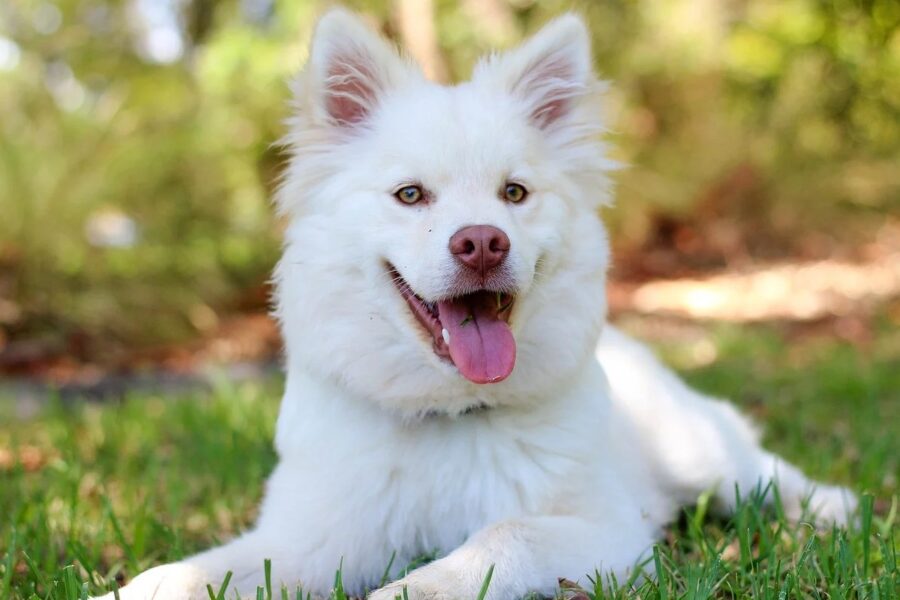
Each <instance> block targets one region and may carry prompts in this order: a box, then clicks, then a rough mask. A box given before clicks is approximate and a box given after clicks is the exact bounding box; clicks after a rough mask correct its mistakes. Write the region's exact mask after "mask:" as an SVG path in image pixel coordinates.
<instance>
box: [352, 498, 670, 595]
mask: <svg viewBox="0 0 900 600" xmlns="http://www.w3.org/2000/svg"><path fill="white" fill-rule="evenodd" d="M633 509H634V507H633V506H632V507H623V510H622V513H621V514H611V515H605V517H604V518H603V519H602V523H601V522H600V521H601V519H596V520H590V521H589V520H587V519H582V518H578V517H568V516H567V517H561V516H543V517H527V518H521V519H514V520H509V521H504V522H501V523H498V524H496V525H492V526H489V527H487V528H485V529H483V530H481V531H480V532H478V533H476V534H475V535H473V536H472V537H471V538H469V540H468V541H467V542H466V543H465V544H463V545H462V546H460V547H459V548H457V549H456V550H454V551H453V552H451V553H450V554H448V555H447V556H445V557H443V558H441V559H438V560H436V561H434V562H432V563H429V564H427V565H425V566H424V567H420V568H419V569H416V570H415V571H413V572H412V573H410V574H409V575H407V576H406V577H404V578H402V579H400V580H398V581H395V582H393V583H391V584H389V585H387V586H385V587H383V588H381V589H379V590H376V591H374V592H372V593H371V594H370V595H369V597H368V599H369V600H393V599H394V598H395V597H397V596H399V597H401V598H403V597H404V594H403V589H404V588H406V596H407V597H408V598H409V599H410V600H425V599H428V600H451V599H460V600H462V599H465V600H471V599H472V598H477V597H478V593H479V590H480V589H481V586H482V584H483V582H484V580H485V576H486V575H487V573H488V570H489V569H490V568H491V565H493V566H494V568H493V573H492V576H491V580H490V584H489V587H488V594H487V598H521V597H523V596H525V595H526V594H527V593H529V592H537V593H539V594H542V595H544V596H547V597H552V596H553V595H554V594H555V592H556V587H557V581H558V578H566V579H569V580H572V581H576V582H580V583H581V584H583V585H585V586H588V587H590V583H589V582H588V581H587V576H593V574H594V573H595V569H597V570H599V571H600V573H601V574H608V573H614V574H615V575H616V576H617V577H618V578H619V581H620V582H621V581H624V580H625V578H626V577H627V576H628V572H629V571H630V570H631V569H633V568H635V567H636V566H637V565H638V564H639V561H640V560H641V558H642V555H643V554H644V553H645V552H647V551H648V549H649V548H650V547H651V545H652V543H653V539H654V535H655V533H656V532H655V531H654V529H653V528H652V527H651V526H650V524H649V523H647V522H646V521H643V520H642V519H641V517H640V515H639V514H626V511H632V510H633Z"/></svg>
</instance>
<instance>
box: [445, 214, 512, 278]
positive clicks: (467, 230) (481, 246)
mask: <svg viewBox="0 0 900 600" xmlns="http://www.w3.org/2000/svg"><path fill="white" fill-rule="evenodd" d="M509 245H510V244H509V237H508V236H507V235H506V234H505V233H504V232H503V230H502V229H497V228H496V227H493V226H492V225H469V226H468V227H463V228H462V229H460V230H459V231H457V232H456V233H454V234H453V235H452V236H450V253H451V254H452V255H453V256H455V257H456V260H458V261H459V262H461V263H462V264H464V265H465V266H467V267H468V268H470V269H473V270H475V271H478V272H479V273H480V274H481V276H482V277H484V276H485V275H487V273H488V271H490V270H491V269H493V268H494V267H496V266H498V265H499V264H501V263H502V262H503V261H504V260H505V259H506V255H507V254H509Z"/></svg>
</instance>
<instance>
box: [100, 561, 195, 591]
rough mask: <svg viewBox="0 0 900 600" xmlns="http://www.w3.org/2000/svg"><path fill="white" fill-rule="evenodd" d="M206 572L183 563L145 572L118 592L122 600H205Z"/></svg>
mask: <svg viewBox="0 0 900 600" xmlns="http://www.w3.org/2000/svg"><path fill="white" fill-rule="evenodd" d="M206 580H207V576H206V573H204V572H203V571H201V570H200V569H198V568H196V567H194V566H192V565H189V564H186V563H174V564H170V565H162V566H159V567H154V568H152V569H150V570H148V571H144V572H143V573H141V574H140V575H138V576H137V577H135V578H134V580H133V581H132V582H131V583H129V584H128V585H126V586H125V587H124V588H122V589H120V590H119V598H120V599H121V600H151V599H153V600H161V599H162V598H165V599H166V600H204V599H205V598H208V597H209V595H208V593H207V591H206ZM114 597H115V595H114V594H113V593H109V594H107V595H105V596H102V597H101V598H97V599H95V600H113V598H114Z"/></svg>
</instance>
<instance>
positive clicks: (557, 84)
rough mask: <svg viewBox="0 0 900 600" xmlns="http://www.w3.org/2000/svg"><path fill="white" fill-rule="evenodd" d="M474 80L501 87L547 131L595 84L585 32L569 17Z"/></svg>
mask: <svg viewBox="0 0 900 600" xmlns="http://www.w3.org/2000/svg"><path fill="white" fill-rule="evenodd" d="M473 80H474V81H478V82H481V81H484V82H486V83H488V84H493V85H497V84H499V85H501V86H503V87H504V88H505V89H506V91H508V92H509V93H511V94H513V95H514V96H516V97H517V98H518V99H520V100H521V101H522V102H524V103H525V105H526V108H527V110H528V115H529V117H530V118H531V120H532V122H533V123H534V124H535V125H536V126H537V127H539V128H541V129H546V128H549V127H551V126H552V125H553V124H555V123H557V122H558V121H560V120H563V119H565V117H567V116H568V115H569V114H570V113H571V112H572V110H573V108H574V105H575V103H576V102H577V100H578V99H579V98H580V97H581V96H583V95H585V94H587V93H589V92H590V91H591V89H592V86H593V84H594V83H595V80H594V76H593V73H592V71H591V44H590V36H589V35H588V31H587V28H586V27H585V25H584V22H583V21H582V20H581V18H579V17H577V16H575V15H573V14H567V15H563V16H562V17H559V18H557V19H554V20H553V21H551V22H550V23H549V24H547V25H546V26H544V28H543V29H541V30H540V31H539V32H538V33H537V34H535V35H534V36H533V37H532V38H531V39H529V40H527V41H526V42H525V43H523V44H522V45H521V46H519V47H518V48H515V49H514V50H511V51H509V52H506V53H504V54H501V55H499V56H491V57H489V58H488V59H486V60H484V61H482V62H481V63H480V64H479V65H478V67H477V68H476V71H475V75H474V76H473Z"/></svg>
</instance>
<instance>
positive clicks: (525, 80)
mask: <svg viewBox="0 0 900 600" xmlns="http://www.w3.org/2000/svg"><path fill="white" fill-rule="evenodd" d="M515 87H516V90H517V91H518V92H519V93H521V94H522V95H523V96H524V97H525V98H526V99H528V100H530V101H531V103H532V108H531V114H530V117H531V120H532V121H533V122H534V123H535V124H536V125H537V126H538V127H541V128H544V127H547V126H548V125H550V124H552V123H554V122H556V121H558V120H559V119H560V118H562V117H564V116H565V115H567V114H568V112H569V110H570V108H571V106H572V99H573V98H574V97H575V96H577V95H578V94H579V93H581V91H582V89H583V87H582V85H580V84H579V83H578V82H577V80H576V76H575V68H574V65H573V64H572V62H571V60H569V59H568V57H566V56H564V55H560V54H550V55H548V56H544V57H542V58H541V59H540V60H539V61H537V62H536V63H535V64H534V65H532V66H531V67H530V68H529V69H527V70H526V72H525V75H524V76H523V77H522V78H521V79H520V80H519V82H518V83H517V84H516V86H515Z"/></svg>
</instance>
